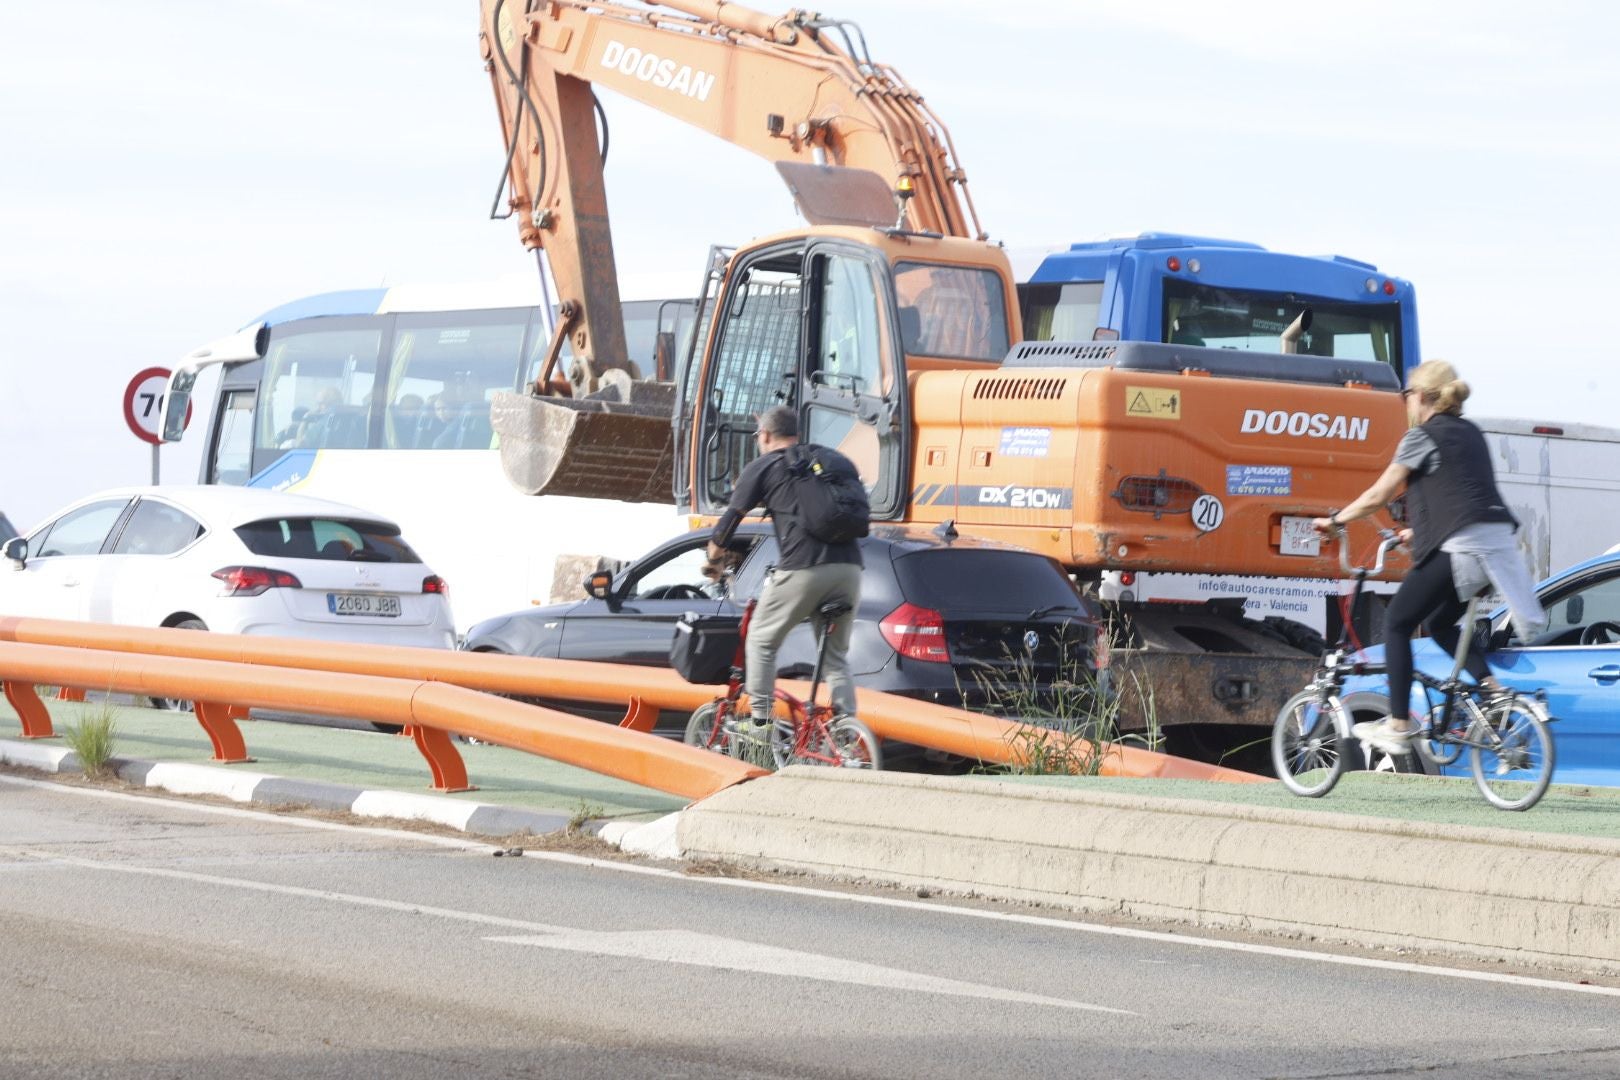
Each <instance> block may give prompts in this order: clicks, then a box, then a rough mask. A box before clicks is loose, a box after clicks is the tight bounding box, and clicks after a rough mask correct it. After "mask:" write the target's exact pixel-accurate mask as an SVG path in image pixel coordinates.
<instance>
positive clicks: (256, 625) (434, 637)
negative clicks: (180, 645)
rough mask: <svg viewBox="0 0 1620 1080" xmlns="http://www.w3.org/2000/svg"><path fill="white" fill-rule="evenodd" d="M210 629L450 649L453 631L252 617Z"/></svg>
mask: <svg viewBox="0 0 1620 1080" xmlns="http://www.w3.org/2000/svg"><path fill="white" fill-rule="evenodd" d="M208 628H209V629H210V630H215V631H218V632H220V633H224V634H247V635H250V636H254V637H288V638H297V639H299V640H300V641H330V642H333V643H334V644H339V645H341V644H343V643H345V642H348V643H352V644H356V645H405V646H410V647H412V648H418V649H454V648H455V647H456V632H455V629H454V628H453V627H451V626H450V625H449V624H447V623H446V624H435V623H430V624H428V625H426V626H387V625H378V624H375V623H368V624H364V625H354V626H350V625H334V624H331V623H301V622H270V621H267V620H260V619H255V618H252V617H251V616H249V617H247V618H244V619H241V620H239V621H238V622H236V623H234V624H233V623H230V622H226V623H223V624H220V625H214V624H213V623H210V624H209V627H208Z"/></svg>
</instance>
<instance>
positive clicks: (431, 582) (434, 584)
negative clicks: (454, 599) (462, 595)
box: [422, 574, 450, 596]
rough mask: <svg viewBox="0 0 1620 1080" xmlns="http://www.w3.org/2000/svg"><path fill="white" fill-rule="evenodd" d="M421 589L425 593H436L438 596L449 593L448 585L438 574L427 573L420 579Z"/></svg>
mask: <svg viewBox="0 0 1620 1080" xmlns="http://www.w3.org/2000/svg"><path fill="white" fill-rule="evenodd" d="M422 591H423V592H425V593H438V594H439V595H440V596H448V595H450V585H449V583H448V582H446V581H445V580H444V578H442V577H440V576H439V575H438V574H429V575H428V576H427V577H425V578H423V579H422Z"/></svg>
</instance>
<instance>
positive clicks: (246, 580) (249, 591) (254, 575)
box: [212, 566, 303, 596]
mask: <svg viewBox="0 0 1620 1080" xmlns="http://www.w3.org/2000/svg"><path fill="white" fill-rule="evenodd" d="M212 576H213V577H217V578H219V580H221V581H223V582H224V583H225V591H224V593H222V594H221V595H224V596H258V595H259V594H260V593H262V592H264V591H265V590H266V589H301V588H303V584H302V583H301V582H300V581H299V580H298V579H297V578H295V577H293V576H292V575H291V574H289V573H287V572H286V571H285V570H266V569H265V568H264V567H262V566H226V567H222V568H221V569H219V570H215V571H214V573H213V575H212Z"/></svg>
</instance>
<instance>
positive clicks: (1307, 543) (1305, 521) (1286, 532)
mask: <svg viewBox="0 0 1620 1080" xmlns="http://www.w3.org/2000/svg"><path fill="white" fill-rule="evenodd" d="M1281 550H1282V553H1283V554H1284V555H1312V556H1315V555H1320V554H1321V553H1322V534H1321V533H1319V532H1317V531H1316V530H1315V529H1313V528H1311V519H1310V518H1306V517H1285V518H1283V519H1282V548H1281Z"/></svg>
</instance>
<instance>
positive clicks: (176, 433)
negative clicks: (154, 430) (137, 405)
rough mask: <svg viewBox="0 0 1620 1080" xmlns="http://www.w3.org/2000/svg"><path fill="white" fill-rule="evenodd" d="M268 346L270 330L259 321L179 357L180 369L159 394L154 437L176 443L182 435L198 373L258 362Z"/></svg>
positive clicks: (173, 374) (177, 369)
mask: <svg viewBox="0 0 1620 1080" xmlns="http://www.w3.org/2000/svg"><path fill="white" fill-rule="evenodd" d="M269 345H270V327H268V326H267V325H265V324H264V323H262V322H260V323H254V324H253V325H252V326H247V327H244V328H243V329H241V330H238V331H237V332H236V333H234V334H231V335H229V336H227V337H222V338H220V339H219V340H218V341H211V342H209V343H208V344H207V345H204V346H202V347H201V348H198V349H193V350H192V351H191V352H189V353H187V354H186V355H185V356H182V357H181V358H180V366H179V367H178V368H176V369H175V370H174V372H173V373H172V374H170V376H169V387H168V390H167V391H165V393H164V395H163V412H162V414H161V415H160V416H159V417H158V438H160V439H162V440H163V441H164V442H179V441H180V437H181V436H182V435H183V434H185V430H186V410H187V407H188V406H189V405H190V404H191V388H192V387H193V386H194V385H196V382H197V373H198V372H199V371H201V370H202V369H203V368H205V367H209V366H211V365H214V364H237V363H242V362H243V361H246V360H258V359H260V358H261V357H263V356H264V353H265V350H266V349H267V348H269Z"/></svg>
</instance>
